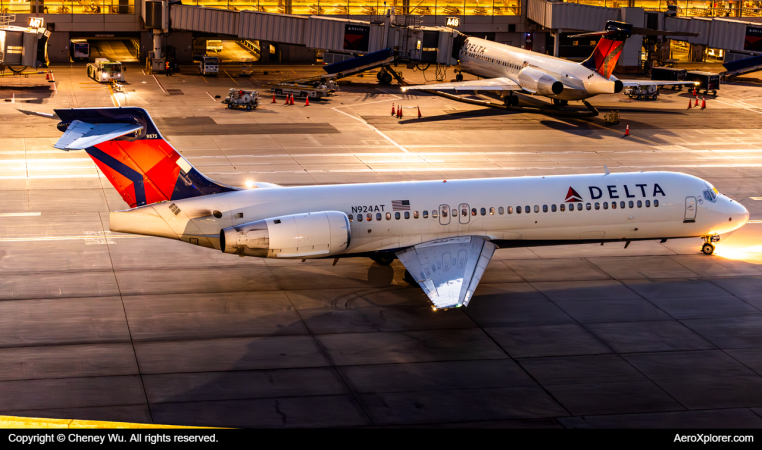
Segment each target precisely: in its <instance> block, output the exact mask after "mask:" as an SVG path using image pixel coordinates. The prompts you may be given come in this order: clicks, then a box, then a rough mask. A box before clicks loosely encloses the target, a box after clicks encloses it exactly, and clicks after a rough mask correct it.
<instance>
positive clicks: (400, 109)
mask: <svg viewBox="0 0 762 450" xmlns="http://www.w3.org/2000/svg"><path fill="white" fill-rule="evenodd" d="M401 118H402V108H400V119H401Z"/></svg>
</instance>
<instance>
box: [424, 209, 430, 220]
mask: <svg viewBox="0 0 762 450" xmlns="http://www.w3.org/2000/svg"><path fill="white" fill-rule="evenodd" d="M423 218H424V219H428V218H429V211H428V210H425V209H424V210H423Z"/></svg>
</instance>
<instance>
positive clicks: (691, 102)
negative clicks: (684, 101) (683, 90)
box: [688, 99, 693, 109]
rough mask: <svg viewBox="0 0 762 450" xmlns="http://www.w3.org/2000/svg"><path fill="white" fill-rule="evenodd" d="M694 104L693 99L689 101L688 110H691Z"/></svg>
mask: <svg viewBox="0 0 762 450" xmlns="http://www.w3.org/2000/svg"><path fill="white" fill-rule="evenodd" d="M692 104H693V101H692V100H691V99H688V109H691V105H692Z"/></svg>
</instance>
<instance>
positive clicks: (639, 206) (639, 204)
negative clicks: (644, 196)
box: [638, 200, 643, 208]
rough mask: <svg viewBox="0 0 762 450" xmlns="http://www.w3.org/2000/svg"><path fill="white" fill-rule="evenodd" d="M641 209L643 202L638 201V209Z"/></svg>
mask: <svg viewBox="0 0 762 450" xmlns="http://www.w3.org/2000/svg"><path fill="white" fill-rule="evenodd" d="M642 207H643V202H641V201H640V200H638V208H642Z"/></svg>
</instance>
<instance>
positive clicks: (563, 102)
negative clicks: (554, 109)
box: [553, 98, 569, 107]
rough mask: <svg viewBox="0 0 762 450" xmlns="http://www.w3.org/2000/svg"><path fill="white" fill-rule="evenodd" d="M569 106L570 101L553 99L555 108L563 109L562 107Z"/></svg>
mask: <svg viewBox="0 0 762 450" xmlns="http://www.w3.org/2000/svg"><path fill="white" fill-rule="evenodd" d="M568 104H569V101H568V100H559V99H557V98H554V99H553V106H558V107H561V106H566V105H568Z"/></svg>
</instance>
